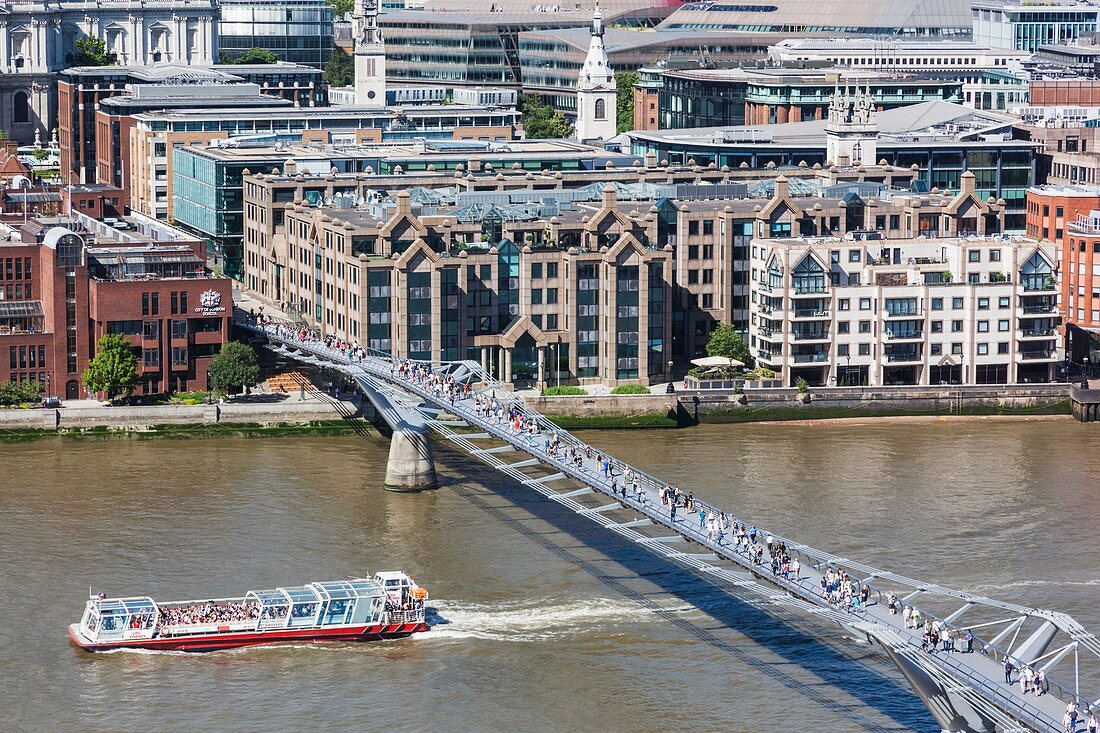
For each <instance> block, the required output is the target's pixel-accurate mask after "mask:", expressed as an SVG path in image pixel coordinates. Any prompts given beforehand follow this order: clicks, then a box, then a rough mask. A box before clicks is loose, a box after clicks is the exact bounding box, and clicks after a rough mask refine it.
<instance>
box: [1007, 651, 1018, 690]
mask: <svg viewBox="0 0 1100 733" xmlns="http://www.w3.org/2000/svg"><path fill="white" fill-rule="evenodd" d="M1015 671H1016V666H1015V665H1014V664H1012V660H1011V659H1009V658H1008V655H1007V654H1006V655H1005V684H1006V685H1011V684H1012V673H1013V672H1015Z"/></svg>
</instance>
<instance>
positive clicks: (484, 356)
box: [481, 346, 489, 374]
mask: <svg viewBox="0 0 1100 733" xmlns="http://www.w3.org/2000/svg"><path fill="white" fill-rule="evenodd" d="M481 370H482V371H483V372H485V373H486V374H488V373H489V347H488V346H482V347H481Z"/></svg>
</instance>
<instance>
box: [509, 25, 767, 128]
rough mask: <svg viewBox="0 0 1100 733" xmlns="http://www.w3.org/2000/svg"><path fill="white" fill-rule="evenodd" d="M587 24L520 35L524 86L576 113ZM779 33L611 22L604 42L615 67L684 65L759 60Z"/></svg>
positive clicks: (631, 69)
mask: <svg viewBox="0 0 1100 733" xmlns="http://www.w3.org/2000/svg"><path fill="white" fill-rule="evenodd" d="M590 40H591V34H590V32H589V29H587V28H563V29H559V30H551V31H531V32H527V33H521V34H520V35H519V60H520V68H521V77H522V81H523V91H524V92H526V93H528V94H538V95H539V96H540V97H542V98H543V99H544V100H545V101H546V102H548V103H549V104H551V105H553V106H554V108H555V109H557V110H558V111H560V112H564V113H565V114H566V115H567V116H569V117H573V116H575V115H576V112H577V96H576V86H577V77H578V75H579V74H580V72H581V67H582V66H583V65H584V60H585V58H586V57H587V55H588V46H589V41H590ZM775 40H776V37H775V36H774V35H766V34H749V33H722V32H717V33H701V32H698V31H662V32H654V31H643V30H638V29H631V28H607V29H606V30H605V31H604V48H605V49H606V50H607V56H608V59H609V61H610V62H611V67H612V68H613V69H615V71H617V72H619V71H623V72H637V71H638V70H639V69H641V68H642V67H645V66H647V65H651V64H654V63H655V62H656V61H658V60H662V61H665V62H668V61H672V62H673V63H675V64H679V65H683V66H685V67H692V66H694V67H701V66H707V65H714V64H719V65H723V66H728V65H736V64H737V63H740V62H746V61H753V62H755V61H756V60H759V59H760V58H762V57H763V56H764V55H765V53H766V51H767V48H768V44H769V43H771V42H774V41H775Z"/></svg>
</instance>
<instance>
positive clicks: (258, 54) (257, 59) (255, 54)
mask: <svg viewBox="0 0 1100 733" xmlns="http://www.w3.org/2000/svg"><path fill="white" fill-rule="evenodd" d="M229 63H231V64H277V63H279V57H278V56H276V55H275V54H274V52H272V51H268V50H267V49H266V48H260V47H259V46H253V47H252V48H250V49H248V50H247V51H245V52H244V53H242V54H241V55H240V56H238V57H237V58H235V59H233V60H232V61H230V62H229Z"/></svg>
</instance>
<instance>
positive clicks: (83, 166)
mask: <svg viewBox="0 0 1100 733" xmlns="http://www.w3.org/2000/svg"><path fill="white" fill-rule="evenodd" d="M249 85H252V86H249ZM57 90H58V99H59V100H60V104H61V108H62V109H63V110H65V114H62V115H59V116H58V139H59V141H60V147H61V171H62V178H63V179H64V180H65V181H66V182H69V181H70V180H71V182H73V183H95V182H96V181H97V180H98V181H99V182H103V183H106V182H112V183H114V185H118V186H125V185H126V184H125V182H123V181H122V178H123V173H122V171H123V170H124V168H122V167H117V166H115V167H113V168H107V169H106V170H103V169H102V168H99V163H98V162H97V161H98V158H99V152H100V150H101V147H102V146H103V145H104V144H106V143H107V142H109V144H110V146H111V147H114V148H117V150H118V151H119V152H118V153H117V154H115V155H113V156H112V157H113V158H115V159H116V160H117V159H118V157H119V156H120V155H122V156H125V155H127V152H126V150H125V149H126V148H127V147H128V145H129V143H128V139H127V138H126V137H125V135H124V134H123V133H124V132H125V130H124V129H123V128H125V127H129V126H130V125H131V124H132V123H131V122H129V121H122V120H112V121H111V122H110V124H108V127H107V131H106V134H107V135H109V138H106V139H105V138H104V137H103V130H101V124H107V123H101V122H99V121H97V116H98V113H99V112H100V110H101V109H104V110H107V111H108V114H109V116H112V117H128V116H129V115H133V114H136V113H138V112H143V111H151V110H157V109H172V108H177V107H184V108H192V109H193V108H195V107H213V106H218V107H226V108H229V107H242V106H249V105H251V106H254V107H257V108H262V107H264V106H289V105H293V106H296V107H324V106H327V104H328V94H327V87H326V85H325V83H324V80H323V79H322V73H321V71H320V70H319V69H314V68H311V67H308V66H300V65H298V64H288V63H278V64H232V65H226V64H223V65H213V66H210V65H207V66H202V65H194V66H181V65H178V64H156V65H153V66H93V67H74V68H69V69H65V70H64V71H62V72H60V73H59V74H58V83H57ZM116 97H124V98H126V101H119V102H118V103H108V102H107V100H109V99H114V98H116ZM250 100H251V101H250ZM278 100H285V102H283V103H280V102H279V101H278ZM116 123H118V124H116ZM97 168H99V170H100V172H102V173H106V172H108V171H112V172H111V173H110V177H109V178H97Z"/></svg>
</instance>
